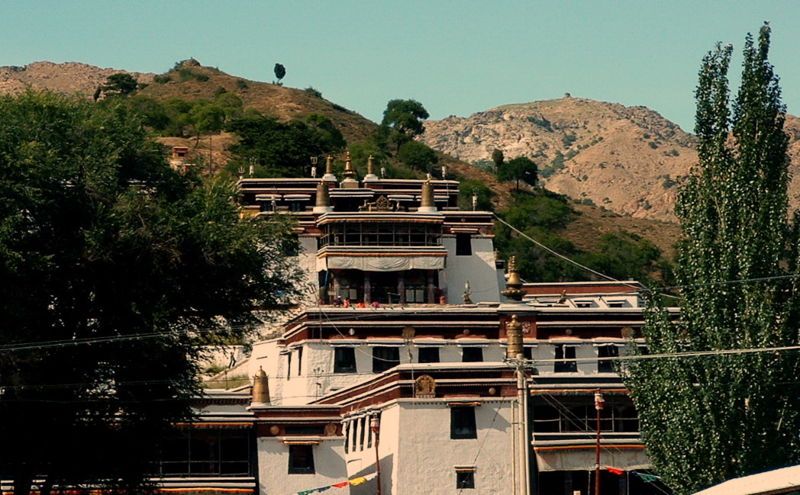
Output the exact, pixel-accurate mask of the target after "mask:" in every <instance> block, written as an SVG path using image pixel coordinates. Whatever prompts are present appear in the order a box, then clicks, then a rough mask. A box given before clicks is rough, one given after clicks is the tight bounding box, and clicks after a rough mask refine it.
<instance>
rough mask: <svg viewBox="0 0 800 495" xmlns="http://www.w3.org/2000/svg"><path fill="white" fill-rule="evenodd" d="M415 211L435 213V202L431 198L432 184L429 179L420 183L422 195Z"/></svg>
mask: <svg viewBox="0 0 800 495" xmlns="http://www.w3.org/2000/svg"><path fill="white" fill-rule="evenodd" d="M417 211H418V212H420V213H436V203H435V202H434V200H433V185H432V184H431V181H430V179H428V180H426V181H425V182H423V183H422V195H421V197H420V203H419V208H417Z"/></svg>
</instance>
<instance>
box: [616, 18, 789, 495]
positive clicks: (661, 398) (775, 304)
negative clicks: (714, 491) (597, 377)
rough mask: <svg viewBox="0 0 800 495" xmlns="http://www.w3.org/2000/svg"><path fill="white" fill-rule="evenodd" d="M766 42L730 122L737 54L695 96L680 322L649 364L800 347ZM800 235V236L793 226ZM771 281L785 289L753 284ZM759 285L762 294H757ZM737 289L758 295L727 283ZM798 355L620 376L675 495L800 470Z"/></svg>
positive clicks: (682, 210) (660, 325)
mask: <svg viewBox="0 0 800 495" xmlns="http://www.w3.org/2000/svg"><path fill="white" fill-rule="evenodd" d="M769 44H770V29H769V27H768V26H767V25H764V26H763V27H762V28H761V31H760V33H759V36H758V40H757V42H754V41H753V38H752V36H751V35H748V36H747V38H746V42H745V48H744V62H743V70H742V82H741V86H740V88H739V92H738V94H737V96H736V98H735V101H734V102H733V105H732V111H731V109H730V108H729V107H730V105H729V89H728V79H727V72H728V67H729V64H730V57H731V47H730V46H726V47H722V46H720V45H718V46H717V48H716V50H714V51H712V52H710V53H709V54H708V55H707V56H706V57H705V58H704V59H703V63H702V66H701V69H700V74H699V82H698V86H697V90H696V99H697V113H696V124H695V133H696V134H697V138H698V155H699V165H698V166H697V168H696V169H695V170H694V171H693V173H692V175H691V176H690V177H689V179H688V181H687V182H686V184H685V186H684V187H683V188H682V189H681V191H680V194H679V198H678V203H677V207H676V213H677V215H678V217H679V218H680V220H681V226H682V228H683V232H684V236H683V238H684V241H683V242H682V243H681V244H680V245H679V255H678V266H677V271H676V276H677V280H678V285H680V286H681V287H682V289H681V291H682V296H683V298H682V303H681V318H680V320H679V321H671V319H670V318H669V317H668V316H667V314H666V312H665V311H664V310H663V309H662V308H660V307H658V306H657V305H656V304H655V302H654V301H653V302H651V304H650V308H649V311H648V316H647V324H646V326H645V328H644V336H645V337H646V339H647V344H648V346H649V350H650V352H651V353H664V352H682V351H703V350H712V351H716V350H725V349H742V348H754V347H771V346H783V345H792V344H796V343H797V328H798V323H799V322H800V319H799V318H798V300H799V298H798V285H797V278H796V277H797V276H798V268H797V266H798V265H797V239H796V238H793V237H792V236H791V235H790V228H789V227H790V225H789V222H788V221H787V182H788V173H787V166H788V159H787V155H786V149H787V142H788V140H787V139H788V138H787V136H786V134H785V133H784V131H783V125H784V119H785V112H786V110H785V107H784V105H783V103H782V102H781V91H780V87H779V85H778V77H777V76H776V75H775V74H774V72H773V67H772V65H771V64H770V63H769V61H768V57H767V56H768V52H769ZM796 225H797V223H796V222H795V226H796ZM771 277H785V278H783V279H781V278H779V279H775V280H765V281H763V282H758V281H757V280H759V279H763V278H771ZM753 279H755V280H753ZM734 280H745V281H746V280H750V282H742V283H730V281H734ZM798 366H800V360H799V359H798V354H797V353H794V352H782V353H780V352H779V353H775V352H772V353H756V354H740V355H716V356H710V357H699V358H675V359H668V358H662V359H654V360H641V361H636V362H632V363H631V364H629V365H627V366H626V367H625V368H623V372H624V377H625V382H626V385H627V386H628V388H629V389H630V390H631V395H632V397H633V400H634V403H635V405H636V408H637V410H638V414H639V418H640V424H641V432H642V438H643V440H644V441H645V443H646V445H647V451H648V454H649V456H650V458H651V460H652V462H653V466H654V467H655V469H656V470H657V472H658V473H659V474H660V475H661V476H662V477H663V479H664V481H665V482H666V483H667V484H668V485H669V486H671V487H672V488H673V489H674V490H675V491H676V493H679V494H684V493H692V492H694V491H696V490H699V489H701V488H704V487H707V486H709V485H713V484H715V483H718V482H721V481H723V480H725V479H729V478H732V477H737V476H742V475H746V474H750V473H754V472H759V471H763V470H768V469H770V468H776V467H782V466H786V465H791V464H796V463H797V462H798V461H800V442H799V441H798V440H799V439H798V436H797V432H798V431H800V394H798V385H797V381H796V376H797V370H798Z"/></svg>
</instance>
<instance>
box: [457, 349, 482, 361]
mask: <svg viewBox="0 0 800 495" xmlns="http://www.w3.org/2000/svg"><path fill="white" fill-rule="evenodd" d="M461 362H462V363H482V362H483V349H481V348H480V347H464V348H463V349H461Z"/></svg>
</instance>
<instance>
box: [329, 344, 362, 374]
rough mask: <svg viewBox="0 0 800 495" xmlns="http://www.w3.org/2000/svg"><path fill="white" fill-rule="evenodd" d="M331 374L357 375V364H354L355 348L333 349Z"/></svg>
mask: <svg viewBox="0 0 800 495" xmlns="http://www.w3.org/2000/svg"><path fill="white" fill-rule="evenodd" d="M333 372H334V373H358V364H357V362H356V348H355V347H334V348H333Z"/></svg>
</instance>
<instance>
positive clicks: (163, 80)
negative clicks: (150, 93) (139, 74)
mask: <svg viewBox="0 0 800 495" xmlns="http://www.w3.org/2000/svg"><path fill="white" fill-rule="evenodd" d="M171 80H172V78H171V77H169V74H157V75H156V76H155V77H153V82H155V83H157V84H167V83H168V82H170V81H171Z"/></svg>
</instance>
